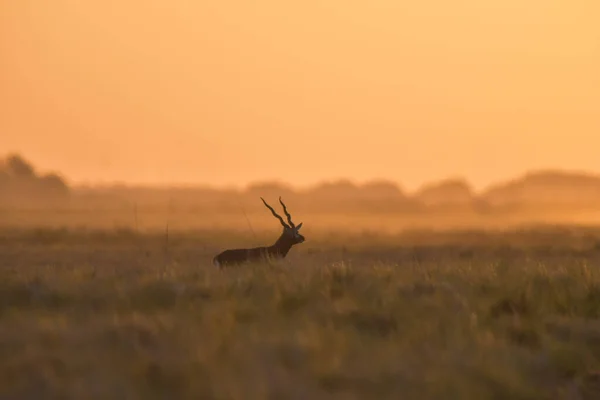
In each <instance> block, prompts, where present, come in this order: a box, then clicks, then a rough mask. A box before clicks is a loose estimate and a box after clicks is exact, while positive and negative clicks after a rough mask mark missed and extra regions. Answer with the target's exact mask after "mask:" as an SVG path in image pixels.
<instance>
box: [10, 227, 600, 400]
mask: <svg viewBox="0 0 600 400" xmlns="http://www.w3.org/2000/svg"><path fill="white" fill-rule="evenodd" d="M276 234H277V233H276V232H271V233H270V234H267V233H264V234H263V233H261V234H260V235H259V238H257V239H252V243H250V242H249V240H248V238H245V237H244V235H242V234H239V233H233V232H217V231H213V232H211V231H199V232H187V233H186V232H179V233H178V232H171V233H170V234H169V235H168V237H167V236H166V235H165V234H164V233H163V232H157V233H135V232H133V231H127V230H121V231H117V230H115V231H71V230H32V229H28V230H8V229H6V230H3V231H0V360H1V362H0V398H2V399H25V398H27V399H54V398H57V399H58V398H61V399H84V398H85V399H167V398H168V399H177V398H190V399H326V398H327V399H330V398H332V399H387V398H390V399H466V398H469V399H592V398H600V319H599V317H600V270H599V268H600V246H599V243H600V230H597V229H591V228H590V229H583V228H579V229H576V228H559V227H557V228H544V229H538V230H528V231H511V232H496V233H489V232H488V233H486V232H449V233H427V232H421V233H419V232H413V233H406V234H402V235H395V236H381V237H379V236H374V235H366V234H365V235H359V234H357V235H353V236H340V235H336V234H325V233H321V234H319V233H318V232H310V231H307V232H306V237H307V239H308V240H307V242H306V243H304V244H302V245H300V246H298V247H297V248H294V249H293V250H292V252H291V254H290V256H289V259H287V260H285V261H283V262H280V263H275V264H264V265H248V266H246V267H243V268H236V269H229V270H223V271H219V270H216V269H215V268H214V267H212V265H210V259H211V257H212V256H213V255H214V254H216V253H217V252H218V251H220V250H222V249H223V248H224V247H229V246H232V245H233V246H235V245H253V244H257V243H254V241H256V242H264V243H268V242H270V241H273V240H274V237H273V235H276Z"/></svg>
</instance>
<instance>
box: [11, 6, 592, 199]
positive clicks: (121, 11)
mask: <svg viewBox="0 0 600 400" xmlns="http://www.w3.org/2000/svg"><path fill="white" fill-rule="evenodd" d="M598 21H600V2H599V1H597V0H487V1H486V0H455V1H447V0H421V1H414V0H410V1H405V0H370V1H363V0H360V1H359V0H328V1H325V0H320V1H317V0H304V1H302V2H285V1H281V0H256V1H247V0H219V1H207V0H204V1H202V0H197V1H194V0H170V1H163V0H105V1H100V0H95V1H94V0H90V1H80V0H54V1H35V0H19V1H12V0H0V110H1V111H0V112H1V114H0V153H6V152H9V151H17V152H20V153H22V154H23V155H24V156H25V157H27V158H28V159H30V160H31V161H32V162H33V163H34V164H35V165H36V166H39V167H40V168H42V169H54V170H58V171H61V172H63V173H64V174H65V175H66V176H67V177H68V178H69V179H70V180H71V181H74V182H83V181H89V182H99V181H113V180H122V181H126V182H135V183H201V182H202V183H210V184H217V185H226V184H236V185H237V184H244V183H246V182H248V181H252V180H263V179H273V178H274V179H280V180H286V181H290V182H293V183H296V184H301V185H304V184H308V183H312V182H316V181H319V180H322V179H334V178H340V177H349V178H352V179H356V180H358V181H364V180H366V179H370V178H387V179H393V180H397V181H399V182H400V183H401V184H402V185H403V186H404V187H406V188H413V187H415V186H418V185H419V184H420V183H422V182H423V181H426V180H432V179H438V178H445V177H449V176H464V177H466V178H468V179H469V180H470V181H471V182H472V183H473V184H474V185H475V186H477V187H481V186H482V185H485V184H487V183H488V182H490V181H492V180H498V179H504V178H507V177H512V176H514V175H517V174H520V173H522V172H524V171H526V170H528V169H532V168H544V167H560V168H568V169H584V170H590V171H596V172H600V150H599V149H600V23H599V22H598Z"/></svg>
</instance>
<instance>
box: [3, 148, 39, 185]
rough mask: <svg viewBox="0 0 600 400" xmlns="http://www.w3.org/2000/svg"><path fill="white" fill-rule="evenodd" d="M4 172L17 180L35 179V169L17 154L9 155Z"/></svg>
mask: <svg viewBox="0 0 600 400" xmlns="http://www.w3.org/2000/svg"><path fill="white" fill-rule="evenodd" d="M5 170H6V172H8V173H9V174H10V175H12V176H14V177H15V178H18V179H21V178H25V179H30V178H34V177H35V169H34V168H33V166H32V165H31V164H30V163H29V162H28V161H26V160H25V159H24V158H22V157H21V156H19V155H17V154H11V155H9V156H8V157H7V158H6V161H5Z"/></svg>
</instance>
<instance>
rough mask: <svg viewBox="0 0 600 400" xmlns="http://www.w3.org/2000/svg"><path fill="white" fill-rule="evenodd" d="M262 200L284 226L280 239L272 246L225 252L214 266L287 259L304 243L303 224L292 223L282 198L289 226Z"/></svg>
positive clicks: (216, 258)
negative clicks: (290, 252)
mask: <svg viewBox="0 0 600 400" xmlns="http://www.w3.org/2000/svg"><path fill="white" fill-rule="evenodd" d="M260 199H261V200H262V202H263V203H264V204H265V206H266V207H267V208H268V209H269V210H271V213H272V214H273V216H274V217H275V218H277V219H278V220H279V222H281V225H283V232H282V233H281V235H280V236H279V239H277V241H276V242H275V244H273V245H271V246H264V247H254V248H251V249H230V250H225V251H223V252H222V253H220V254H218V255H217V256H215V258H213V265H215V266H216V267H219V268H223V267H225V266H233V265H239V264H243V263H246V262H256V261H261V260H268V259H281V258H285V256H286V255H287V254H288V252H289V251H290V249H291V248H292V246H294V245H297V244H299V243H302V242H304V240H305V238H304V236H302V235H301V234H300V233H299V230H300V228H302V223H299V224H298V225H295V224H294V223H293V222H292V216H291V215H290V214H289V213H288V211H287V207H286V206H285V204H284V203H283V201H282V200H281V197H279V203H280V204H281V206H282V207H283V212H284V213H285V216H286V217H287V220H288V224H286V223H285V221H284V220H283V218H281V216H280V215H279V214H277V213H276V212H275V210H273V207H271V206H270V205H268V204H267V202H266V201H265V199H263V198H262V197H261V198H260Z"/></svg>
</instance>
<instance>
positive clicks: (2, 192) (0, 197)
mask: <svg viewBox="0 0 600 400" xmlns="http://www.w3.org/2000/svg"><path fill="white" fill-rule="evenodd" d="M69 192H70V191H69V186H68V185H67V183H66V182H65V180H64V179H63V178H62V177H61V176H59V175H58V174H56V173H46V174H39V173H38V172H36V170H35V168H34V167H33V166H32V165H31V163H30V162H28V161H27V160H25V159H24V158H23V157H21V156H20V155H18V154H10V155H8V156H7V157H5V158H4V159H0V202H1V203H3V204H6V203H10V204H29V203H44V202H56V201H57V200H64V199H66V198H67V197H68V195H69Z"/></svg>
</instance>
